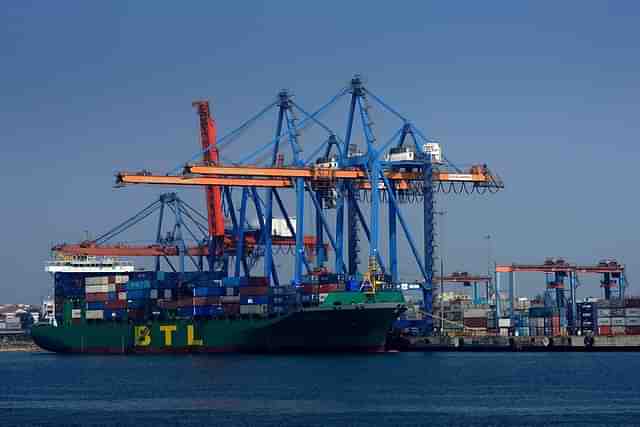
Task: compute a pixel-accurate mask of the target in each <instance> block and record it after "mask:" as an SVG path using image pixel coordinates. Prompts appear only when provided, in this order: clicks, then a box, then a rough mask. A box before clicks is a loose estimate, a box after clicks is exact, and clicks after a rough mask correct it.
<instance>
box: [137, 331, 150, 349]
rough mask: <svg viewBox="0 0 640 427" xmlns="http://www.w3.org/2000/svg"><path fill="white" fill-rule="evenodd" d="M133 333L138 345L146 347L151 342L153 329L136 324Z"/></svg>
mask: <svg viewBox="0 0 640 427" xmlns="http://www.w3.org/2000/svg"><path fill="white" fill-rule="evenodd" d="M133 335H134V338H135V343H136V345H137V346H141V347H146V346H148V345H149V344H151V331H150V330H149V328H147V327H146V326H135V327H134V328H133Z"/></svg>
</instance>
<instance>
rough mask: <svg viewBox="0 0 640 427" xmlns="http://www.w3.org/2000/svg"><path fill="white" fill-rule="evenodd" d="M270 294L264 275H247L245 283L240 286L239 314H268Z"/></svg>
mask: <svg viewBox="0 0 640 427" xmlns="http://www.w3.org/2000/svg"><path fill="white" fill-rule="evenodd" d="M270 296H271V292H270V288H269V282H268V280H267V278H266V277H249V278H248V283H247V285H246V286H241V287H240V314H257V315H266V314H268V313H269V304H270Z"/></svg>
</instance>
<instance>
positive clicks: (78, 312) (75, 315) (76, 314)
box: [71, 308, 82, 319]
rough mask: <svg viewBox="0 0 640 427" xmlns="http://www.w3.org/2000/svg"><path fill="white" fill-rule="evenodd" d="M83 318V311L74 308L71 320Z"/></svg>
mask: <svg viewBox="0 0 640 427" xmlns="http://www.w3.org/2000/svg"><path fill="white" fill-rule="evenodd" d="M81 317H82V310H81V309H79V308H74V309H72V310H71V318H72V319H80V318H81Z"/></svg>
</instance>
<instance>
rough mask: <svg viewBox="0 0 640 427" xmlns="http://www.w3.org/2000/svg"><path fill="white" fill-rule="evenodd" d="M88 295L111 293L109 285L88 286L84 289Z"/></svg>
mask: <svg viewBox="0 0 640 427" xmlns="http://www.w3.org/2000/svg"><path fill="white" fill-rule="evenodd" d="M84 292H85V293H87V294H97V293H100V292H109V285H87V286H85V288H84Z"/></svg>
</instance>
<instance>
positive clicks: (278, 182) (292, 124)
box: [116, 75, 504, 331]
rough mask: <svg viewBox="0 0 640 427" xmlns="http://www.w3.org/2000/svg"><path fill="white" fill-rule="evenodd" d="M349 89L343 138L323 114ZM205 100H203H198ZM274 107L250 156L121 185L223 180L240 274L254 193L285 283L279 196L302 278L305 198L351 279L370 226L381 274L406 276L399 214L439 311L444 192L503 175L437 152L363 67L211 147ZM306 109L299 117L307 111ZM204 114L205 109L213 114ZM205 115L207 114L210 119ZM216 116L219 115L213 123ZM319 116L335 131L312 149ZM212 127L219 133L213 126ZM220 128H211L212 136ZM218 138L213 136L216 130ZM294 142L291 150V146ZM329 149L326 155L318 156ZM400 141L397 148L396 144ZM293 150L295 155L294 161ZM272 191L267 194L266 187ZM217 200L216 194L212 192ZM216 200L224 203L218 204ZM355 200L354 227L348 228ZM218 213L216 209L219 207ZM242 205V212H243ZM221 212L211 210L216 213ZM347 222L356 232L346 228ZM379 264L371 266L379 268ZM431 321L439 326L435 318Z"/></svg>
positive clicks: (270, 272)
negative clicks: (308, 105) (310, 138)
mask: <svg viewBox="0 0 640 427" xmlns="http://www.w3.org/2000/svg"><path fill="white" fill-rule="evenodd" d="M343 96H349V98H350V102H349V109H348V118H347V128H346V132H345V136H344V138H343V139H341V138H340V137H338V134H337V133H336V132H334V131H333V130H331V128H329V127H328V126H327V125H326V124H325V123H323V122H322V121H321V120H320V119H319V116H320V115H321V114H322V113H323V112H324V111H326V110H327V109H328V108H329V107H330V106H332V105H335V103H336V101H337V100H339V99H341V98H342V97H343ZM370 101H374V102H375V103H376V104H377V105H378V106H381V107H382V109H383V110H384V111H385V112H387V113H390V114H391V115H393V116H395V117H396V118H397V119H399V120H400V121H401V122H402V123H401V126H400V128H399V129H398V130H397V131H396V132H395V133H394V134H393V135H392V137H391V138H390V139H389V140H388V141H387V142H385V143H382V144H380V143H379V142H377V139H376V136H375V134H374V132H373V127H372V121H371V119H370V114H369V109H370V108H371V107H370V105H369V102H370ZM197 105H198V106H201V105H203V104H201V103H198V104H197ZM272 108H275V109H277V124H276V129H275V135H274V137H273V139H272V140H270V142H268V143H267V144H265V145H264V146H261V147H260V148H259V149H257V150H255V151H254V152H251V153H249V154H248V155H246V156H244V157H243V158H242V159H240V160H239V161H234V162H233V163H232V164H231V165H228V164H225V165H223V164H221V162H220V161H219V159H217V158H216V157H217V156H215V155H214V156H209V157H208V158H207V157H206V156H204V158H203V162H202V163H189V164H187V165H186V166H185V167H184V170H182V172H181V173H177V174H152V173H150V172H147V171H142V172H134V173H130V172H120V173H118V175H117V179H116V181H117V184H119V185H125V184H158V185H169V186H183V185H195V186H205V187H206V188H221V189H222V193H223V194H224V199H225V201H226V202H227V206H228V208H229V214H230V216H231V219H232V221H233V222H234V230H235V234H234V239H235V241H236V253H235V275H236V276H238V275H240V274H241V271H244V273H245V274H249V271H248V269H247V268H246V266H244V267H243V259H244V257H245V253H246V252H245V250H244V244H245V239H244V235H245V234H246V231H245V224H246V215H247V208H248V204H249V202H251V203H252V204H253V208H254V209H255V211H256V214H257V216H258V221H259V228H260V230H261V231H260V239H259V242H258V244H259V245H261V246H262V247H264V272H265V276H266V277H267V278H269V279H271V280H272V283H274V284H275V285H276V286H277V285H278V284H279V283H280V281H279V278H278V274H277V269H276V268H274V265H273V258H272V257H273V253H272V247H273V239H272V236H271V231H270V230H271V227H270V224H271V221H272V219H273V212H274V206H273V202H274V200H275V201H276V203H277V205H278V207H279V208H280V211H281V212H282V214H283V216H284V218H285V219H287V226H288V228H289V229H290V231H291V235H292V236H293V239H294V240H295V259H294V273H293V280H292V283H293V284H294V285H300V284H301V283H303V279H304V277H303V276H304V271H305V270H306V272H307V274H309V273H311V272H312V271H313V269H312V268H311V266H310V264H309V260H308V259H307V257H306V255H305V250H304V246H305V245H304V243H305V242H304V239H303V233H304V229H305V224H304V219H305V202H308V201H310V202H311V205H312V207H313V209H314V211H315V215H314V216H313V218H314V221H315V230H316V233H315V243H316V247H317V248H322V247H323V245H324V243H323V242H324V238H325V237H326V238H328V240H329V243H330V246H331V248H332V249H333V251H334V273H335V274H336V275H338V276H339V277H341V278H342V280H345V281H349V280H357V279H358V278H361V277H362V276H361V273H360V272H359V271H358V259H359V257H358V252H359V250H360V248H359V236H358V234H359V233H358V230H359V229H361V230H362V232H363V233H364V234H365V235H366V237H367V240H368V242H369V251H368V255H369V256H368V258H369V262H368V263H367V264H368V265H369V266H375V269H376V271H375V273H376V274H383V275H385V277H388V278H389V281H390V282H393V283H398V281H399V271H398V241H397V239H398V230H397V228H398V224H397V223H398V222H399V223H400V228H401V229H402V232H403V234H404V237H405V238H406V240H407V243H408V245H409V248H410V251H411V253H412V255H413V257H414V260H415V263H416V265H417V267H418V269H419V271H420V273H421V275H422V277H423V279H424V285H423V292H424V297H425V298H424V300H425V310H426V311H428V312H430V311H431V310H432V293H431V292H432V285H433V283H434V264H433V259H434V193H436V192H439V191H440V192H443V193H467V194H468V193H479V194H483V193H485V192H492V193H493V192H496V191H498V190H500V189H502V188H503V187H504V185H503V183H502V181H501V180H500V179H499V178H498V177H497V175H495V174H493V173H492V172H491V171H490V170H489V168H488V167H487V166H486V165H475V166H471V167H470V168H468V169H466V170H462V169H460V168H458V167H456V166H455V165H453V164H452V163H450V162H448V161H447V160H446V158H440V157H438V156H435V155H434V154H433V152H430V151H429V150H427V147H428V145H429V144H431V145H433V141H431V140H429V139H428V138H426V137H425V136H424V134H423V132H421V131H420V130H419V129H418V128H417V127H416V126H415V125H414V124H413V123H412V122H411V121H409V120H408V119H407V118H405V117H404V116H402V115H401V114H400V113H398V112H397V111H396V110H395V109H393V108H392V107H390V106H389V105H388V104H386V103H385V102H384V101H382V99H381V98H379V97H378V96H376V95H375V94H373V93H372V92H371V91H370V90H369V89H367V88H366V87H365V86H364V84H363V82H362V79H361V78H360V76H358V75H356V76H354V77H353V78H352V79H351V81H350V84H349V85H348V86H347V87H345V88H342V89H341V90H340V91H339V92H338V94H337V95H335V96H334V97H333V98H331V99H330V101H329V102H327V103H326V104H324V105H323V106H322V107H320V108H319V109H318V110H317V111H315V112H314V113H312V114H310V113H308V112H307V111H306V110H304V109H303V108H302V107H300V105H298V104H297V103H296V102H295V101H294V100H293V98H292V96H291V94H290V93H289V92H288V91H284V90H283V91H281V92H279V94H278V97H277V99H276V101H274V102H273V103H271V104H269V105H268V106H267V107H266V108H264V109H263V110H262V111H261V112H260V113H258V114H257V115H256V116H254V117H252V118H251V119H249V120H248V121H247V122H246V123H244V124H243V125H241V126H240V127H239V128H238V129H236V130H234V131H232V132H231V133H229V134H227V135H226V136H225V137H223V138H222V139H221V140H220V141H218V144H217V145H215V146H214V145H213V144H211V143H209V145H205V143H204V140H205V138H203V149H204V152H211V151H215V152H216V153H217V151H218V150H220V149H222V148H223V147H224V146H226V145H227V144H229V143H230V142H231V141H233V140H235V139H237V136H238V135H239V134H240V133H241V132H242V131H243V130H245V129H246V128H247V127H248V126H250V125H251V124H253V123H255V121H256V120H257V119H258V118H260V117H263V116H264V115H265V114H266V113H267V112H268V111H270V110H271V109H272ZM300 114H301V115H302V116H303V117H304V119H303V120H298V115H300ZM206 116H207V114H203V115H202V116H201V117H206ZM358 119H359V122H360V124H361V126H362V131H363V140H364V142H365V145H366V147H365V150H364V151H363V152H360V151H358V150H354V149H353V146H354V145H353V142H352V136H353V131H354V124H355V123H356V121H358ZM202 123H203V120H201V128H202ZM207 123H213V122H207ZM309 125H317V126H319V127H320V128H322V129H323V130H325V131H326V132H327V134H328V135H327V139H326V140H325V141H324V142H322V143H321V144H320V145H318V146H317V147H315V148H314V147H309V149H308V151H307V153H310V154H309V155H308V157H306V158H303V156H302V155H303V148H302V143H301V140H300V133H301V131H302V130H304V129H305V128H306V127H307V126H309ZM207 129H209V131H208V132H211V128H210V127H207ZM210 134H211V133H209V135H210ZM209 139H210V136H209ZM283 141H284V143H283V144H282V145H287V146H288V147H289V150H283V149H282V147H281V142H283ZM322 150H324V156H323V157H320V158H318V157H317V156H318V155H319V154H320V153H321V152H322ZM393 150H395V151H393ZM387 151H389V153H391V152H406V153H408V154H407V155H406V156H395V157H394V156H390V155H389V154H387V155H385V153H387ZM265 152H266V153H270V154H271V155H270V156H269V158H270V161H268V163H267V164H266V165H256V164H255V163H256V162H255V160H256V158H257V157H258V156H259V155H261V154H263V153H265ZM285 152H286V155H287V157H288V159H286V160H285ZM233 188H239V189H241V197H240V207H239V210H238V211H236V209H235V203H236V202H237V200H235V201H234V198H233V197H232V194H231V189H233ZM284 189H292V190H294V192H295V217H296V223H295V226H293V225H292V222H291V221H290V220H289V218H291V217H290V216H289V214H288V212H287V209H286V206H285V204H284V203H283V202H282V199H281V197H280V194H279V191H281V190H284ZM259 190H263V191H264V193H263V195H264V200H263V199H262V198H261V197H260V195H259V193H258V191H259ZM208 200H209V199H208ZM363 200H365V201H366V202H368V203H369V204H370V209H369V217H368V221H367V218H365V214H364V213H363V210H362V209H361V206H360V204H361V203H362V201H363ZM407 201H410V202H413V203H416V202H418V203H422V211H423V224H422V225H423V232H422V233H421V234H422V237H423V244H424V251H423V253H422V254H420V251H419V250H418V247H417V245H416V242H415V240H414V238H415V236H416V234H415V233H412V231H411V230H410V227H409V223H408V222H407V220H406V218H405V216H404V214H403V212H402V209H401V204H402V203H406V202H407ZM385 202H386V203H387V205H388V228H387V229H388V234H387V236H388V242H389V248H388V263H385V260H384V257H383V256H382V254H381V253H380V250H379V242H380V236H381V228H382V227H381V224H380V209H381V203H385ZM214 206H216V205H215V203H214ZM345 209H346V216H347V229H346V230H345V221H344V217H345ZM329 210H335V214H334V218H335V220H334V224H333V226H332V224H331V222H330V218H329V217H328V215H329ZM213 211H214V212H216V209H215V208H214V209H213ZM236 214H238V216H239V218H237V219H236ZM210 216H211V213H210ZM345 231H346V232H345ZM345 238H346V240H347V255H348V263H345V259H344V258H345V253H344V252H345V251H344V241H345ZM318 252H319V253H318V254H317V255H318V256H317V258H316V268H322V267H323V265H324V263H325V262H327V257H326V254H325V253H324V252H323V251H321V250H320V251H318ZM369 273H371V272H369ZM426 329H427V330H429V331H430V330H431V325H426Z"/></svg>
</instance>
